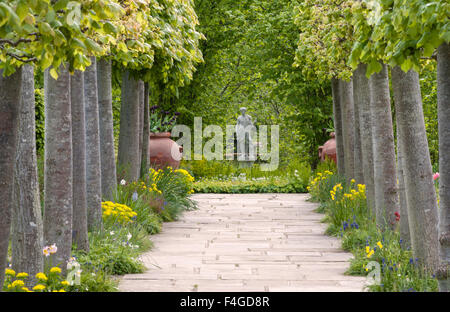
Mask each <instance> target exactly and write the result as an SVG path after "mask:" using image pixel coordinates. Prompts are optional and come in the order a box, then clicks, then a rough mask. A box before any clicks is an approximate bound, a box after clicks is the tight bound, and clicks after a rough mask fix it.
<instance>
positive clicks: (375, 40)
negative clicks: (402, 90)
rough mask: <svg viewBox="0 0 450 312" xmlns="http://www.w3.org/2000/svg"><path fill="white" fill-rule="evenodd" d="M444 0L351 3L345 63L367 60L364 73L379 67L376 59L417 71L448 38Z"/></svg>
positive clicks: (370, 72)
mask: <svg viewBox="0 0 450 312" xmlns="http://www.w3.org/2000/svg"><path fill="white" fill-rule="evenodd" d="M449 10H450V4H449V3H448V1H445V0H442V1H429V0H411V1H410V0H399V1H371V2H369V1H363V2H358V1H357V2H355V4H354V6H353V24H354V25H355V27H354V31H355V38H356V40H355V43H354V46H353V49H352V53H351V57H350V61H349V63H351V66H352V67H353V68H356V66H357V64H358V62H363V63H366V64H368V65H369V66H368V69H367V76H370V75H371V74H372V73H374V72H378V71H379V70H381V67H380V64H379V63H378V61H379V60H381V61H383V62H385V63H388V64H389V65H390V66H400V67H401V68H402V70H403V71H405V72H406V71H408V70H410V69H414V70H415V71H417V72H419V71H420V67H421V66H420V60H421V58H422V57H425V58H429V57H431V56H432V55H433V53H434V51H435V50H436V48H437V47H438V46H439V45H441V44H442V43H443V42H450V23H449V20H448V12H449Z"/></svg>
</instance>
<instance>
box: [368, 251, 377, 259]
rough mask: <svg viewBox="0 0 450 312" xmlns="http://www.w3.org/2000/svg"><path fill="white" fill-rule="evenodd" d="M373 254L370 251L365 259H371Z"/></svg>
mask: <svg viewBox="0 0 450 312" xmlns="http://www.w3.org/2000/svg"><path fill="white" fill-rule="evenodd" d="M374 253H375V252H374V251H373V250H371V251H370V252H369V253H368V254H367V258H370V257H372V255H373V254H374Z"/></svg>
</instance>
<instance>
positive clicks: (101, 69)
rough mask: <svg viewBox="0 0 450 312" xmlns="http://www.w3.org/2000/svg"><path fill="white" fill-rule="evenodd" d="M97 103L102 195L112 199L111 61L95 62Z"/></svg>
mask: <svg viewBox="0 0 450 312" xmlns="http://www.w3.org/2000/svg"><path fill="white" fill-rule="evenodd" d="M97 84H98V86H97V87H98V104H99V113H100V159H101V161H100V162H101V169H102V175H101V176H102V179H101V180H102V195H103V198H105V199H108V200H112V198H113V193H114V192H115V191H116V190H117V173H116V153H115V149H114V122H113V109H112V87H111V61H110V60H105V59H100V60H99V61H98V62H97Z"/></svg>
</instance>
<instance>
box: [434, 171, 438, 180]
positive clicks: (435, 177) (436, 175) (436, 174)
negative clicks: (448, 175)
mask: <svg viewBox="0 0 450 312" xmlns="http://www.w3.org/2000/svg"><path fill="white" fill-rule="evenodd" d="M437 179H439V172H436V173H435V174H434V175H433V180H434V181H436V180H437Z"/></svg>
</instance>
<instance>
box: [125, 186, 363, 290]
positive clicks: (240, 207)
mask: <svg viewBox="0 0 450 312" xmlns="http://www.w3.org/2000/svg"><path fill="white" fill-rule="evenodd" d="M308 196H309V195H308V194H195V195H193V198H194V199H195V200H196V201H197V202H198V205H199V209H198V210H195V211H189V212H185V213H184V215H183V216H182V217H181V218H180V220H179V221H176V222H170V223H164V225H163V230H162V233H161V234H157V235H153V236H152V241H153V242H154V247H153V249H152V250H151V251H149V252H147V253H145V254H143V255H142V257H141V260H142V261H143V262H144V264H145V266H146V267H147V268H148V271H147V272H145V273H143V274H129V275H126V276H124V277H123V278H122V280H121V282H120V284H119V290H120V291H144V292H145V291H158V292H170V291H179V292H187V291H199V292H206V291H213V292H214V291H221V292H231V291H236V292H238V291H254V292H259V291H261V292H262V291H363V288H364V285H365V281H366V279H365V278H364V277H359V276H347V275H344V272H345V271H346V270H347V268H348V267H349V259H350V258H351V257H352V255H351V254H350V253H348V252H344V251H343V250H342V249H341V247H340V241H339V239H337V238H334V237H329V236H326V235H325V234H324V231H325V229H326V224H323V223H321V222H320V220H321V219H322V218H323V215H322V214H318V213H316V212H314V210H315V209H316V208H317V204H315V203H311V202H308V201H306V199H307V198H308Z"/></svg>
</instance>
